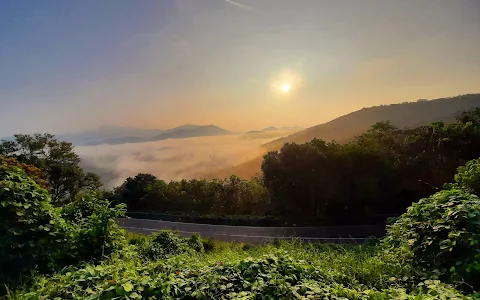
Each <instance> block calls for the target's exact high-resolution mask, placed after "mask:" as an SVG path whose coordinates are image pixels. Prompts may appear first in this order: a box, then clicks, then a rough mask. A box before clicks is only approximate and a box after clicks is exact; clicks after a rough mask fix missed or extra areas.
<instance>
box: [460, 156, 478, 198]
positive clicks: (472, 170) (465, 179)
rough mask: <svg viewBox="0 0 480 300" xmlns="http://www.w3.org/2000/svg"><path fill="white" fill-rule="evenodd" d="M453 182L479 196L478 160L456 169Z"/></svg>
mask: <svg viewBox="0 0 480 300" xmlns="http://www.w3.org/2000/svg"><path fill="white" fill-rule="evenodd" d="M455 182H456V183H457V184H458V185H459V186H460V187H461V188H463V189H465V190H467V191H469V192H471V193H472V194H476V195H480V159H474V160H471V161H469V162H467V163H466V165H465V166H461V167H459V168H458V172H457V174H456V175H455Z"/></svg>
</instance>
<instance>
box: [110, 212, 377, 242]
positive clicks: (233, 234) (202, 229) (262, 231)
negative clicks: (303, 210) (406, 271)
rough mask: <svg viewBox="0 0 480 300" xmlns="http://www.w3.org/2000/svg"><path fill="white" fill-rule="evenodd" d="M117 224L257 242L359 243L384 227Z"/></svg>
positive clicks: (146, 231) (122, 221)
mask: <svg viewBox="0 0 480 300" xmlns="http://www.w3.org/2000/svg"><path fill="white" fill-rule="evenodd" d="M117 222H118V224H119V225H120V227H122V228H124V229H126V230H128V231H131V232H136V233H141V234H150V233H153V232H156V231H160V230H162V229H170V230H177V231H179V233H180V235H182V236H185V237H187V236H191V235H192V234H194V233H199V234H200V235H201V236H202V237H210V238H214V239H216V240H221V241H232V242H243V243H253V244H259V243H264V242H268V241H272V240H275V239H292V238H296V239H300V240H303V241H305V242H329V243H362V242H364V241H365V239H366V238H367V237H369V236H376V237H381V236H383V235H384V233H385V227H384V226H381V225H360V226H324V227H251V226H225V225H208V224H195V223H182V222H169V221H160V220H147V219H133V218H122V219H118V220H117Z"/></svg>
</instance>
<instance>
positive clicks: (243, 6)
mask: <svg viewBox="0 0 480 300" xmlns="http://www.w3.org/2000/svg"><path fill="white" fill-rule="evenodd" d="M225 2H227V3H230V4H232V5H235V6H237V7H241V8H243V9H248V10H253V7H251V6H248V5H245V4H241V3H238V2H236V1H232V0H225Z"/></svg>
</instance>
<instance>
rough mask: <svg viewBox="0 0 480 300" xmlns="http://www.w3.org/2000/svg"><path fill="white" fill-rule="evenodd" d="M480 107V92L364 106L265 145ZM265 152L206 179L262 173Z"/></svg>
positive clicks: (347, 134) (448, 116)
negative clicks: (378, 123)
mask: <svg viewBox="0 0 480 300" xmlns="http://www.w3.org/2000/svg"><path fill="white" fill-rule="evenodd" d="M479 106H480V94H467V95H461V96H456V97H448V98H440V99H433V100H425V99H421V100H418V101H416V102H404V103H399V104H391V105H380V106H374V107H369V108H363V109H360V110H357V111H355V112H352V113H349V114H346V115H344V116H341V117H338V118H336V119H334V120H332V121H329V122H327V123H323V124H319V125H316V126H313V127H310V128H307V129H305V130H301V131H298V132H296V133H293V134H291V135H288V136H285V137H282V138H279V139H276V140H273V141H271V142H269V143H266V144H264V145H262V147H263V148H264V149H265V152H267V151H272V150H279V149H280V148H281V147H282V146H283V145H284V144H285V143H299V144H300V143H305V142H308V141H311V140H312V139H314V138H318V139H323V140H326V141H336V142H339V143H347V142H350V141H352V140H353V139H354V138H355V136H356V135H360V134H362V133H364V132H365V131H367V130H368V129H369V128H370V127H371V126H372V125H373V124H375V123H377V122H380V121H390V122H391V123H392V124H393V125H395V126H398V127H401V128H403V127H414V126H420V125H426V124H429V123H431V122H433V121H444V122H445V123H450V122H454V121H455V117H456V116H457V115H458V113H459V112H461V111H464V110H467V109H470V108H473V107H479ZM262 161H263V155H262V156H258V157H256V158H254V159H252V160H250V161H248V162H245V163H243V164H240V165H237V166H232V167H230V168H227V169H224V170H221V171H216V172H215V173H213V174H205V176H204V177H206V178H225V177H228V176H230V175H232V174H235V175H237V176H240V177H243V178H249V177H251V176H254V175H255V174H257V173H259V172H260V166H261V164H262Z"/></svg>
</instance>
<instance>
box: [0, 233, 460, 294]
mask: <svg viewBox="0 0 480 300" xmlns="http://www.w3.org/2000/svg"><path fill="white" fill-rule="evenodd" d="M129 239H130V240H131V241H132V240H135V241H136V242H135V243H132V244H133V245H129V246H128V247H127V248H128V249H126V250H125V251H122V253H117V254H116V255H114V256H112V257H110V258H108V259H106V260H105V261H103V262H102V263H101V264H99V265H96V266H95V265H86V266H84V267H82V268H79V269H78V268H77V269H74V268H72V269H68V270H64V271H62V272H60V273H57V274H54V275H52V276H36V277H35V278H34V279H33V280H32V282H34V284H33V285H32V286H24V287H23V288H20V289H18V290H16V291H14V292H11V293H10V295H9V296H8V298H7V299H22V300H23V299H26V300H29V299H36V300H37V299H45V300H46V299H54V300H59V299H394V298H395V299H466V298H468V297H466V296H463V295H461V293H459V292H457V291H456V290H455V289H454V287H451V286H448V285H444V284H442V283H441V282H439V281H427V282H418V281H415V280H414V274H413V273H412V270H411V269H410V268H409V267H408V266H405V265H402V264H401V263H399V262H393V261H387V260H385V259H384V258H383V256H382V254H381V252H380V251H379V249H378V248H377V247H376V246H363V245H322V244H302V243H300V242H298V241H280V242H276V243H275V244H268V245H262V246H252V245H246V244H237V243H225V242H218V241H212V240H207V241H205V240H204V247H205V248H206V249H207V250H206V251H205V252H203V253H199V252H193V251H187V252H183V253H178V254H174V255H170V256H168V257H166V258H162V259H147V258H145V257H142V255H141V250H139V248H138V247H137V246H136V244H138V243H137V242H138V241H139V240H142V239H144V238H142V237H138V236H136V235H131V234H130V235H129ZM42 297H43V298H42Z"/></svg>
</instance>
